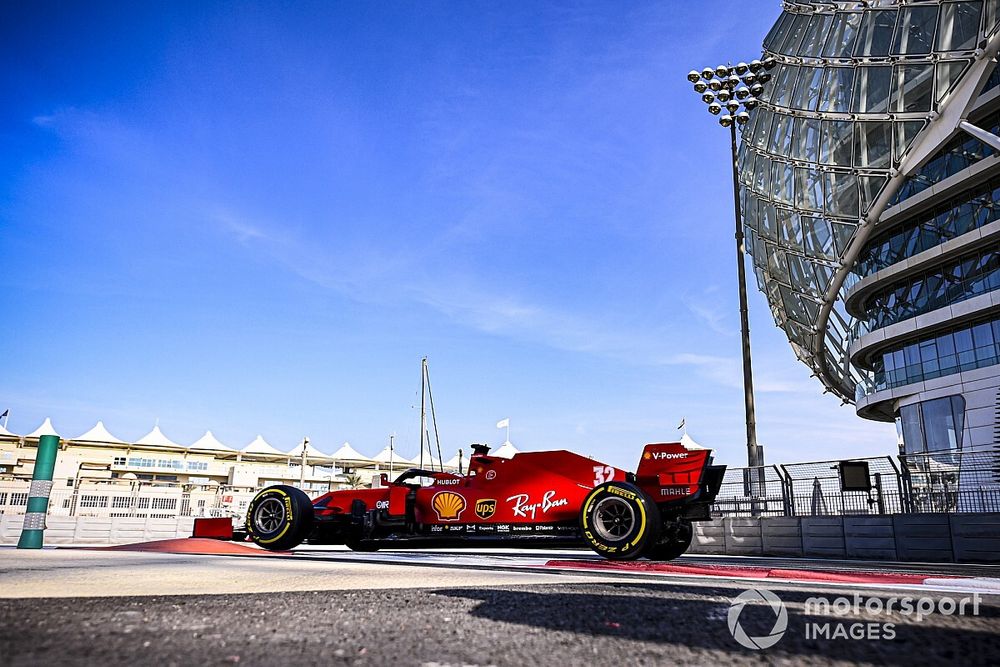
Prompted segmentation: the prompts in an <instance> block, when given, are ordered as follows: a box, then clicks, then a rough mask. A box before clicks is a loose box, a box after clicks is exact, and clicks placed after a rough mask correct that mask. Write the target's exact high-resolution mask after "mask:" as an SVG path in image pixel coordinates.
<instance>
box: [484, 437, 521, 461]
mask: <svg viewBox="0 0 1000 667" xmlns="http://www.w3.org/2000/svg"><path fill="white" fill-rule="evenodd" d="M517 453H518V449H517V447H515V446H514V445H513V443H511V441H510V440H507V441H506V442H504V443H503V444H502V445H500V446H499V447H498V448H497V450H496V451H495V452H490V456H496V457H498V458H501V459H510V458H513V457H514V454H517Z"/></svg>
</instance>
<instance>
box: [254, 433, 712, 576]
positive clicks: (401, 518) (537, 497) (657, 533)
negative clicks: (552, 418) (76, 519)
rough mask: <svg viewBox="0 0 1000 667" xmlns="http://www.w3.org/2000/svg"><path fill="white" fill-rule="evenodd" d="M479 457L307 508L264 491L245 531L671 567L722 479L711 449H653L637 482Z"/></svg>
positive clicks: (610, 472)
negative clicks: (461, 470) (513, 548)
mask: <svg viewBox="0 0 1000 667" xmlns="http://www.w3.org/2000/svg"><path fill="white" fill-rule="evenodd" d="M473 450H474V453H473V455H472V456H471V458H470V461H469V466H468V473H467V474H465V475H456V474H452V473H448V472H441V471H433V470H421V469H419V468H411V469H409V470H407V471H406V472H404V473H402V474H401V475H400V476H399V477H397V478H396V480H395V481H391V482H390V481H389V479H388V478H387V476H386V475H385V474H383V475H381V478H380V480H379V481H380V484H378V486H377V488H371V489H354V490H344V491H332V492H330V493H326V494H324V495H322V496H320V497H318V498H316V499H315V500H312V501H310V500H309V497H308V496H306V494H305V493H303V492H302V491H301V490H299V489H296V488H295V487H291V486H285V485H280V486H271V487H268V488H266V489H264V490H263V491H261V492H260V493H258V494H257V495H256V496H255V497H254V499H253V500H252V501H251V502H250V505H249V507H248V509H247V516H246V529H247V533H248V534H249V536H250V538H251V539H252V540H253V541H254V542H256V543H257V544H258V545H260V546H262V547H264V548H266V549H271V550H278V551H283V550H286V549H291V548H292V547H295V546H297V545H299V544H301V543H302V542H303V541H304V540H308V541H309V542H310V543H312V544H346V545H347V546H348V547H350V548H351V549H353V550H355V551H376V550H378V549H380V548H419V547H441V546H463V547H469V546H474V545H478V546H483V547H495V546H510V545H521V546H540V545H555V544H559V545H566V544H580V543H585V544H587V545H588V546H590V547H591V548H592V549H593V550H594V551H596V552H597V553H599V554H601V555H602V556H604V557H606V558H609V559H613V560H631V559H635V558H639V557H641V556H645V557H647V558H651V559H655V560H669V559H672V558H676V557H678V556H680V555H681V554H682V553H684V552H685V551H686V550H687V548H688V547H689V546H690V544H691V537H692V527H691V522H693V521H700V520H707V519H709V518H710V515H709V506H710V505H711V503H712V501H713V500H714V499H715V496H716V494H717V493H718V492H719V485H720V484H721V482H722V476H723V473H724V472H725V466H716V465H712V457H711V456H710V453H711V452H710V450H707V449H688V448H687V447H685V446H684V445H682V444H681V443H669V444H652V445H646V447H645V449H644V450H643V452H642V458H641V459H640V460H639V467H638V469H637V470H636V471H635V472H634V473H632V472H628V471H626V470H622V469H620V468H615V467H614V466H610V465H605V464H603V463H599V462H598V461H595V460H593V459H589V458H586V457H584V456H580V455H578V454H573V453H571V452H567V451H549V452H522V453H519V454H515V455H514V457H513V458H510V459H505V458H498V457H494V456H490V455H489V447H487V446H485V445H473Z"/></svg>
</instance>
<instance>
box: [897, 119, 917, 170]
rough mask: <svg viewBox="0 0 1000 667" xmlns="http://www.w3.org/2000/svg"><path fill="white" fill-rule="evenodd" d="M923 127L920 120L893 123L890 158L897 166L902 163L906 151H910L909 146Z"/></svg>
mask: <svg viewBox="0 0 1000 667" xmlns="http://www.w3.org/2000/svg"><path fill="white" fill-rule="evenodd" d="M923 127H924V122H923V121H922V120H916V121H913V120H908V121H903V122H899V123H893V125H892V131H893V148H892V151H893V154H892V158H893V160H894V161H895V162H896V164H899V163H900V162H902V161H903V156H905V155H906V151H908V150H910V144H912V143H913V139H914V138H915V137H916V136H917V133H919V132H920V130H922V129H923Z"/></svg>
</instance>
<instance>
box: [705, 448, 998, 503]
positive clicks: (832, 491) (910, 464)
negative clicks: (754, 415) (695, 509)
mask: <svg viewBox="0 0 1000 667" xmlns="http://www.w3.org/2000/svg"><path fill="white" fill-rule="evenodd" d="M850 462H852V463H865V464H867V471H868V482H869V486H870V488H869V489H868V490H854V491H852V490H844V485H843V484H842V480H841V464H842V463H843V461H817V462H811V463H788V464H782V465H770V466H761V467H756V468H729V469H727V470H726V475H725V477H724V479H723V481H722V486H721V488H720V491H719V495H718V497H717V498H716V501H715V505H714V507H713V509H714V511H715V513H716V514H719V515H722V516H764V517H766V516H839V515H858V514H869V515H871V514H910V513H924V512H1000V451H998V450H997V449H992V450H985V451H970V452H961V451H957V450H948V451H943V452H932V453H928V454H909V455H902V456H899V457H895V458H894V457H889V456H880V457H871V458H863V459H850Z"/></svg>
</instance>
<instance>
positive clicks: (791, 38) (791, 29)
mask: <svg viewBox="0 0 1000 667" xmlns="http://www.w3.org/2000/svg"><path fill="white" fill-rule="evenodd" d="M810 18H811V17H810V16H809V14H796V15H795V18H794V19H793V20H792V23H791V25H790V26H788V30H787V32H786V33H785V39H783V40H782V42H781V46H780V47H779V49H778V52H779V53H784V54H786V55H789V56H794V55H797V54H798V52H799V45H800V44H801V43H802V37H803V36H804V35H805V32H806V28H807V27H808V26H809V19H810Z"/></svg>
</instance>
